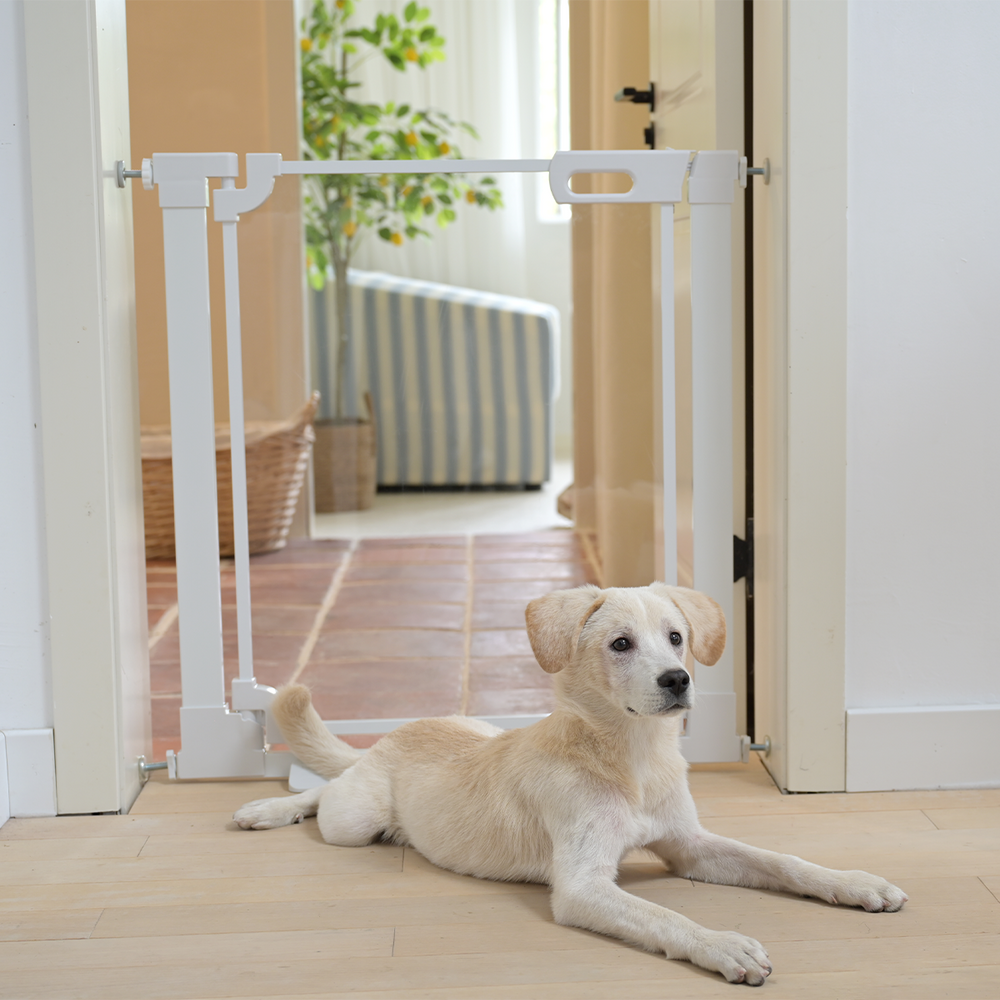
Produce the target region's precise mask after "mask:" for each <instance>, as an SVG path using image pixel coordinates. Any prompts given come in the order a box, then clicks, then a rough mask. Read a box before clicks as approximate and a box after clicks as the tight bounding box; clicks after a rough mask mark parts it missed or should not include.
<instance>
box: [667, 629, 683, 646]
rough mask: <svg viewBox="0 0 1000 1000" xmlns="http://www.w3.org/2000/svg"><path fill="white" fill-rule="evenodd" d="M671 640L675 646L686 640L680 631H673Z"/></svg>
mask: <svg viewBox="0 0 1000 1000" xmlns="http://www.w3.org/2000/svg"><path fill="white" fill-rule="evenodd" d="M670 641H671V642H672V643H673V644H674V645H675V646H679V645H680V644H681V643H682V642H683V641H684V637H683V636H682V635H681V634H680V632H671V633H670Z"/></svg>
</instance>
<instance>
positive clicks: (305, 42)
mask: <svg viewBox="0 0 1000 1000" xmlns="http://www.w3.org/2000/svg"><path fill="white" fill-rule="evenodd" d="M299 45H301V46H302V51H303V52H311V51H312V47H313V43H312V39H311V38H303V39H302V41H301V42H299Z"/></svg>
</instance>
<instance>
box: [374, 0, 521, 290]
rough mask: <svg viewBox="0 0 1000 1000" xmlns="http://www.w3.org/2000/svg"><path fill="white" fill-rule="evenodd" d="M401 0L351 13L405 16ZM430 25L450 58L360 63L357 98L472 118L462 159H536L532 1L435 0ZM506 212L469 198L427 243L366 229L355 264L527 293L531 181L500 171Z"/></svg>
mask: <svg viewBox="0 0 1000 1000" xmlns="http://www.w3.org/2000/svg"><path fill="white" fill-rule="evenodd" d="M404 6H405V3H404V2H403V0H389V2H386V0H361V2H360V3H358V5H357V14H356V15H355V20H356V21H357V22H358V23H359V24H366V23H371V22H372V21H374V19H375V15H376V14H378V13H379V12H385V13H389V12H392V13H395V14H396V15H397V16H399V17H400V18H402V12H403V8H404ZM429 6H430V8H431V18H430V20H431V23H433V24H434V25H435V26H436V27H437V29H438V31H439V32H440V33H441V34H442V35H443V36H444V37H445V39H446V40H447V44H446V45H445V48H444V52H445V56H446V58H445V61H444V62H441V63H435V64H433V65H431V66H430V67H428V68H427V69H426V70H420V69H419V68H412V69H409V70H407V71H406V72H402V73H401V72H399V71H398V70H396V69H394V68H393V67H392V66H391V65H390V64H389V63H388V61H387V60H385V59H383V58H381V57H378V56H372V57H371V58H369V59H367V60H366V61H365V63H364V64H363V65H362V67H361V73H360V76H361V79H362V81H363V85H362V87H361V88H360V90H359V92H358V93H359V96H360V97H361V98H363V99H368V100H372V101H377V102H379V103H384V102H385V101H390V100H392V101H397V102H404V101H405V102H406V103H408V104H412V105H414V106H415V107H433V108H439V109H440V110H442V111H446V112H447V113H448V114H449V115H451V117H452V118H455V119H459V120H462V121H467V122H470V123H471V124H472V125H474V126H475V128H476V130H477V131H478V132H479V134H480V136H481V139H480V141H478V142H477V141H476V140H474V139H472V138H471V137H463V138H462V139H461V140H460V142H461V148H462V152H463V154H464V155H466V156H470V155H472V156H483V157H494V156H496V157H505V158H506V157H521V156H534V155H536V153H535V145H536V143H535V136H534V131H535V130H534V128H533V126H534V121H533V120H528V118H527V116H525V115H523V114H522V111H521V105H522V103H524V101H525V99H526V98H527V97H528V95H527V94H526V93H522V91H523V90H525V88H528V87H530V84H531V81H532V79H533V78H534V76H535V73H534V63H535V53H536V42H535V37H536V34H537V32H536V29H535V25H536V23H537V14H536V11H537V3H536V0H472V2H470V0H433V2H431V3H429ZM496 180H497V181H498V182H499V184H500V185H501V188H502V190H503V196H504V205H505V207H504V209H503V210H502V211H497V212H492V213H491V212H489V211H486V210H484V209H482V208H478V207H476V206H471V205H463V206H462V210H461V211H460V212H459V219H458V221H457V222H455V223H453V224H452V225H451V226H449V227H448V228H447V229H445V230H440V229H438V228H437V226H436V224H434V223H433V220H431V222H432V225H431V227H430V229H431V231H432V233H433V237H432V239H430V240H427V239H417V240H408V241H407V242H406V244H404V246H402V247H395V246H392V245H391V244H386V243H384V242H383V241H382V240H380V239H379V238H378V236H377V235H375V234H373V233H369V234H368V236H367V237H366V238H365V241H364V243H363V245H362V246H361V247H360V248H359V250H358V253H357V257H356V266H358V267H363V268H369V269H373V270H380V271H389V272H391V273H393V274H399V275H402V276H404V277H413V278H424V279H426V280H429V281H444V282H447V283H449V284H453V285H462V286H464V287H468V288H476V289H481V290H484V291H491V292H502V293H505V294H508V295H519V296H524V297H529V282H528V261H527V256H528V255H527V254H526V252H525V248H526V244H527V239H528V234H527V232H526V228H527V227H526V222H527V219H526V216H527V215H528V213H529V211H530V212H532V213H533V209H534V204H533V202H532V201H531V198H530V197H529V196H530V194H531V193H532V191H533V188H532V186H531V185H532V180H531V178H527V177H522V176H520V175H509V174H508V175H500V176H498V177H497V178H496Z"/></svg>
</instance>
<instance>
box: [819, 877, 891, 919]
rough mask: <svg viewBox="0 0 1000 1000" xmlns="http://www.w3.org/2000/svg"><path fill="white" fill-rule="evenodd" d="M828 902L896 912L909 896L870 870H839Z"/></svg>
mask: <svg viewBox="0 0 1000 1000" xmlns="http://www.w3.org/2000/svg"><path fill="white" fill-rule="evenodd" d="M838 875H839V876H840V877H839V878H838V879H837V881H836V884H835V885H833V886H832V893H831V898H830V899H829V900H828V902H831V903H840V905H841V906H860V907H861V908H862V909H865V910H867V911H868V912H869V913H880V912H882V911H883V910H884V911H885V912H886V913H894V912H895V911H896V910H898V909H900V908H901V907H902V905H903V903H905V902H906V900H907V899H908V898H909V897H908V896H907V895H906V893H905V892H903V890H902V889H900V888H899V886H895V885H893V884H892V883H891V882H887V881H886V880H885V879H884V878H879V877H878V875H870V874H869V873H868V872H862V871H852V872H839V873H838Z"/></svg>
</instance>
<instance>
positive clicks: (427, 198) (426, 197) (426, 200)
mask: <svg viewBox="0 0 1000 1000" xmlns="http://www.w3.org/2000/svg"><path fill="white" fill-rule="evenodd" d="M420 204H421V205H433V204H434V199H433V198H432V197H431V196H430V195H429V194H425V195H424V196H423V198H421V199H420Z"/></svg>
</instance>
